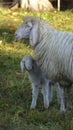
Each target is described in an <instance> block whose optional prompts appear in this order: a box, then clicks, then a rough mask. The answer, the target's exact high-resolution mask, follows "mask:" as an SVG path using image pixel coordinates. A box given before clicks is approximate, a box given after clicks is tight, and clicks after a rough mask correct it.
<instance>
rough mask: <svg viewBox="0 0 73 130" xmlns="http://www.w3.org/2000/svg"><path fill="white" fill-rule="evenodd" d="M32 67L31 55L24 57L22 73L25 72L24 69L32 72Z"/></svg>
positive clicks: (21, 64)
mask: <svg viewBox="0 0 73 130" xmlns="http://www.w3.org/2000/svg"><path fill="white" fill-rule="evenodd" d="M32 66H33V58H32V57H31V56H30V55H26V56H24V57H23V59H22V60H21V62H20V68H21V71H22V72H23V71H24V69H26V70H27V71H30V70H32Z"/></svg>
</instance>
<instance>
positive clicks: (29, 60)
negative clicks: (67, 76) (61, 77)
mask: <svg viewBox="0 0 73 130" xmlns="http://www.w3.org/2000/svg"><path fill="white" fill-rule="evenodd" d="M20 67H21V71H22V72H23V71H24V69H25V70H26V71H27V72H28V77H29V80H30V81H31V83H32V102H31V108H35V107H36V104H37V97H38V88H39V85H41V86H42V94H43V99H44V107H45V108H48V107H49V103H50V102H51V101H52V82H51V81H49V80H47V79H46V77H45V76H44V74H43V73H42V71H41V69H40V67H39V66H38V65H37V64H36V61H35V60H34V58H33V57H32V56H30V55H25V56H24V57H23V58H22V60H21V62H20ZM56 89H57V96H58V102H59V104H60V111H65V105H64V101H63V90H62V88H61V87H60V85H59V84H58V83H57V84H56Z"/></svg>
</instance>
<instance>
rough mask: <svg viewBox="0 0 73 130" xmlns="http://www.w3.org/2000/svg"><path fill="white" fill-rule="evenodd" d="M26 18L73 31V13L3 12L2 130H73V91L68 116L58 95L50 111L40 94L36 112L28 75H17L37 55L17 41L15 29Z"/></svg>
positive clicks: (0, 18) (0, 35)
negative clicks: (27, 59) (27, 57)
mask: <svg viewBox="0 0 73 130" xmlns="http://www.w3.org/2000/svg"><path fill="white" fill-rule="evenodd" d="M27 15H35V16H39V17H41V18H43V19H45V20H46V21H48V22H49V23H50V24H51V25H52V26H53V27H54V28H56V29H59V30H67V31H73V12H72V11H65V12H57V11H55V12H40V13H36V12H34V13H32V12H27V11H24V10H21V9H19V10H18V11H17V12H13V11H10V10H6V9H1V8H0V130H3V129H4V130H73V88H72V92H71V101H72V110H71V111H69V112H68V113H60V111H59V106H58V103H57V99H56V93H54V97H53V106H50V108H49V109H48V110H45V109H44V107H43V98H42V95H41V92H40V93H39V98H38V103H37V108H36V109H35V110H30V104H31V84H30V82H29V80H28V77H27V75H26V73H24V75H18V73H19V72H20V61H21V59H22V57H23V56H24V55H25V54H31V55H34V53H33V50H32V49H31V48H30V46H29V44H28V42H29V41H28V40H27V41H26V40H22V41H19V42H16V41H15V40H14V32H15V30H16V28H17V27H18V25H19V24H20V23H22V22H23V21H22V19H23V17H25V16H27Z"/></svg>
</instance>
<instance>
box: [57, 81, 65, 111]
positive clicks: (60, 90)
mask: <svg viewBox="0 0 73 130" xmlns="http://www.w3.org/2000/svg"><path fill="white" fill-rule="evenodd" d="M56 89H57V98H58V102H59V104H60V111H61V112H65V111H66V109H65V103H64V89H63V88H62V87H61V86H60V85H59V84H58V83H57V84H56Z"/></svg>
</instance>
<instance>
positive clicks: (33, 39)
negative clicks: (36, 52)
mask: <svg viewBox="0 0 73 130" xmlns="http://www.w3.org/2000/svg"><path fill="white" fill-rule="evenodd" d="M38 40H39V31H38V24H34V25H33V26H32V29H31V31H30V36H29V42H30V45H31V46H32V47H34V46H35V45H36V44H37V43H38Z"/></svg>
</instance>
